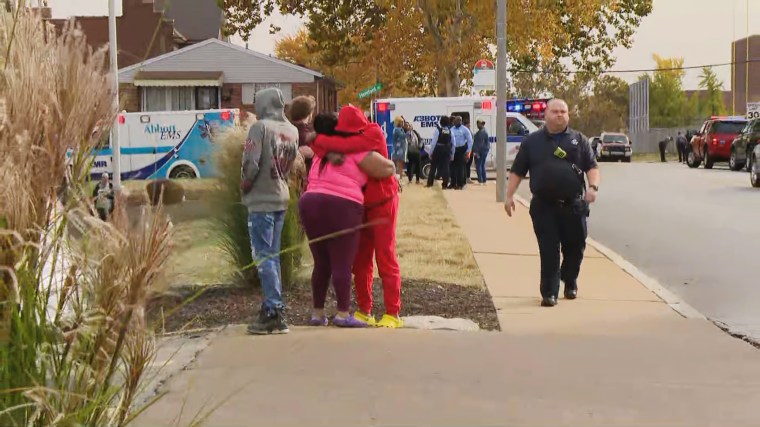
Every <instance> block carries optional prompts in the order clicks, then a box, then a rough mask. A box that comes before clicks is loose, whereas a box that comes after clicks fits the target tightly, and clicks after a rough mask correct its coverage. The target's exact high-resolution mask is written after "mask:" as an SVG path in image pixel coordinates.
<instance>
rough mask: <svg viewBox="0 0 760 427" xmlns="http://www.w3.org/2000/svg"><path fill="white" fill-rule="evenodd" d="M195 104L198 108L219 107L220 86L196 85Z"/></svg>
mask: <svg viewBox="0 0 760 427" xmlns="http://www.w3.org/2000/svg"><path fill="white" fill-rule="evenodd" d="M195 106H196V109H198V110H215V109H217V108H219V88H218V87H196V88H195Z"/></svg>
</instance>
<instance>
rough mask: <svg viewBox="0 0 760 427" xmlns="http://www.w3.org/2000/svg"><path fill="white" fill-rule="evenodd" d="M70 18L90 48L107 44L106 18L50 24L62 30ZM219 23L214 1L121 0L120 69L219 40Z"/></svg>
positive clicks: (220, 18) (220, 16) (118, 26)
mask: <svg viewBox="0 0 760 427" xmlns="http://www.w3.org/2000/svg"><path fill="white" fill-rule="evenodd" d="M48 13H49V12H48ZM72 19H73V20H74V21H76V23H77V24H78V25H80V26H81V28H82V31H83V32H84V34H85V35H86V36H87V42H88V44H89V45H90V46H92V47H93V48H100V47H102V46H105V45H107V44H108V16H72V17H70V18H69V19H50V20H49V21H50V22H51V23H53V24H54V25H55V26H56V27H58V28H62V27H63V26H64V25H65V24H66V23H67V22H69V21H70V20H72ZM222 22H223V14H222V10H221V9H220V8H219V6H217V3H216V0H122V14H121V16H118V17H117V18H116V41H117V43H118V47H119V55H118V64H119V68H123V67H128V66H130V65H133V64H137V63H138V62H141V61H144V60H146V59H150V58H153V57H156V56H159V55H162V54H164V53H168V52H172V51H174V50H177V49H179V48H182V47H186V46H189V45H191V44H193V43H197V42H199V41H203V40H206V39H209V38H220V39H221V38H222V34H221V29H222Z"/></svg>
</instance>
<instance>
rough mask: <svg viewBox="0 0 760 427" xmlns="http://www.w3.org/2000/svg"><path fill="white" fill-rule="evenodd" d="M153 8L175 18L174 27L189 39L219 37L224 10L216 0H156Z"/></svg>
mask: <svg viewBox="0 0 760 427" xmlns="http://www.w3.org/2000/svg"><path fill="white" fill-rule="evenodd" d="M153 10H155V11H156V12H161V11H163V12H164V17H166V18H168V19H172V20H174V27H175V28H176V29H177V31H179V33H180V34H182V35H183V36H184V37H185V38H186V39H187V40H189V41H200V40H206V39H210V38H217V37H219V33H220V30H221V28H222V10H221V9H220V8H219V6H218V5H217V2H216V0H154V1H153Z"/></svg>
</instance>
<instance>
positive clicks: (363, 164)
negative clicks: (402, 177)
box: [359, 151, 396, 179]
mask: <svg viewBox="0 0 760 427" xmlns="http://www.w3.org/2000/svg"><path fill="white" fill-rule="evenodd" d="M359 169H361V170H362V172H364V173H366V174H367V176H369V177H370V178H375V179H383V178H388V177H389V176H393V174H395V173H396V165H394V164H393V162H392V161H390V160H388V159H386V158H385V157H383V156H382V155H381V154H379V153H376V152H374V151H371V152H369V153H367V155H366V156H364V158H363V159H362V160H361V161H360V162H359Z"/></svg>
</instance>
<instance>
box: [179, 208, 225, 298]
mask: <svg viewBox="0 0 760 427" xmlns="http://www.w3.org/2000/svg"><path fill="white" fill-rule="evenodd" d="M174 232H175V233H174V241H173V242H172V243H173V247H174V252H173V253H172V255H171V258H170V260H169V267H168V274H167V277H166V279H167V280H166V283H165V286H166V285H168V286H184V285H218V284H224V283H229V282H230V281H231V277H232V274H233V272H234V268H233V266H232V265H231V264H230V263H229V262H227V260H226V259H225V257H224V254H223V253H222V251H220V250H219V249H218V248H217V246H216V241H215V239H214V235H213V233H212V231H211V224H210V222H209V221H208V220H207V219H195V220H191V221H186V222H181V223H179V224H177V225H176V227H175V229H174Z"/></svg>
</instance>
